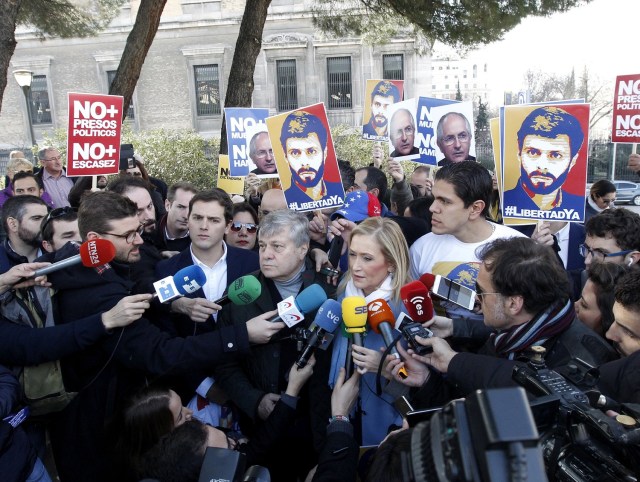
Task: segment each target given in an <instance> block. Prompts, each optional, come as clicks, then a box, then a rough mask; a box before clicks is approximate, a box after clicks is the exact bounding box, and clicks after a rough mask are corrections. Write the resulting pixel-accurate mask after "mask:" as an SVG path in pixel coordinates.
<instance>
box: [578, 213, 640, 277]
mask: <svg viewBox="0 0 640 482" xmlns="http://www.w3.org/2000/svg"><path fill="white" fill-rule="evenodd" d="M584 228H585V232H586V238H585V241H584V244H582V245H581V246H580V254H582V256H584V263H585V266H586V268H587V270H588V269H589V267H590V266H591V264H592V263H594V262H606V263H616V264H621V265H625V266H629V267H631V266H634V265H636V264H637V263H638V261H639V260H640V215H638V214H637V213H634V212H632V211H630V210H628V209H624V208H615V209H605V210H604V211H602V212H601V213H598V214H596V215H595V216H593V217H592V218H590V219H589V220H588V221H587V222H586V224H585V225H584Z"/></svg>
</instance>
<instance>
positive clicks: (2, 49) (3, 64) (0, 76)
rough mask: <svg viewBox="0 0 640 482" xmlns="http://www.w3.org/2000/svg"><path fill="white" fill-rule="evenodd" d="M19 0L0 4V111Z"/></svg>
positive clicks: (13, 46)
mask: <svg viewBox="0 0 640 482" xmlns="http://www.w3.org/2000/svg"><path fill="white" fill-rule="evenodd" d="M19 5H20V0H4V1H2V2H0V111H1V110H2V97H3V96H4V89H5V88H6V87H7V75H8V74H9V63H10V61H11V57H12V56H13V52H14V51H15V49H16V43H17V42H16V36H15V31H16V18H18V7H19Z"/></svg>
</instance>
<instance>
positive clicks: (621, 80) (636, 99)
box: [611, 74, 640, 144]
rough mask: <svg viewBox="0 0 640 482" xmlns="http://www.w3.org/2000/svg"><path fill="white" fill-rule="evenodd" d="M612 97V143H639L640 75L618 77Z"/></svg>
mask: <svg viewBox="0 0 640 482" xmlns="http://www.w3.org/2000/svg"><path fill="white" fill-rule="evenodd" d="M614 92H615V93H614V96H613V129H612V132H611V141H612V142H624V143H627V144H631V143H637V142H640V74H635V75H619V76H618V77H616V84H615V90H614Z"/></svg>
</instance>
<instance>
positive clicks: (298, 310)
mask: <svg viewBox="0 0 640 482" xmlns="http://www.w3.org/2000/svg"><path fill="white" fill-rule="evenodd" d="M326 299H327V294H326V293H325V292H324V290H323V289H322V288H321V287H320V285H318V284H313V285H311V286H307V287H306V288H305V289H304V290H302V291H301V292H300V294H298V296H296V298H295V299H293V296H289V297H288V298H287V299H284V300H282V301H281V302H280V303H278V314H277V315H276V316H274V317H273V318H270V319H269V321H270V322H272V323H275V322H277V321H283V322H284V323H285V324H286V325H287V326H288V327H289V328H291V327H292V326H294V325H296V324H297V323H300V322H301V321H302V320H304V315H305V314H306V313H309V312H311V311H313V310H317V309H318V308H319V307H320V305H321V304H322V303H324V302H325V300H326Z"/></svg>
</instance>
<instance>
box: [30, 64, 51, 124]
mask: <svg viewBox="0 0 640 482" xmlns="http://www.w3.org/2000/svg"><path fill="white" fill-rule="evenodd" d="M29 108H30V109H31V122H33V124H34V125H39V124H51V107H50V105H49V90H48V88H47V76H46V75H34V76H33V77H32V79H31V90H30V91H29Z"/></svg>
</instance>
